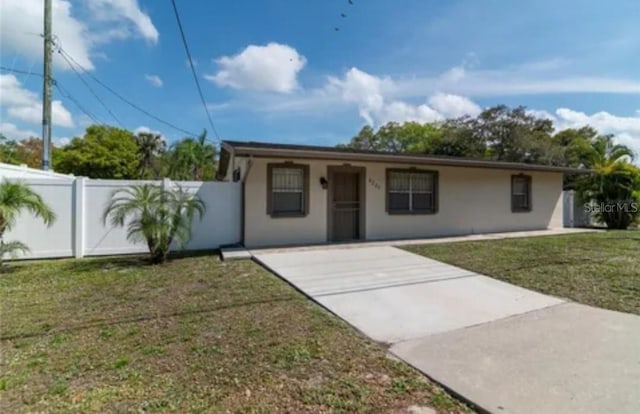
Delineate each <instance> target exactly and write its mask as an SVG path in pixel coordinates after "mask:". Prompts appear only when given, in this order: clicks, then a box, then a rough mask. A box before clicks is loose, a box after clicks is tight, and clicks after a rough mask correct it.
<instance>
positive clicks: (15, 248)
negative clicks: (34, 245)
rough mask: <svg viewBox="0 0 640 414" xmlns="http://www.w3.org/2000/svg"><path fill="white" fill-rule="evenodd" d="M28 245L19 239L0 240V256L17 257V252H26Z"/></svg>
mask: <svg viewBox="0 0 640 414" xmlns="http://www.w3.org/2000/svg"><path fill="white" fill-rule="evenodd" d="M28 252H29V246H27V245H26V244H24V243H22V242H21V241H17V240H14V241H10V242H6V243H5V242H0V258H4V257H5V256H7V255H8V256H10V257H11V258H12V259H15V258H16V257H18V253H23V254H24V253H28Z"/></svg>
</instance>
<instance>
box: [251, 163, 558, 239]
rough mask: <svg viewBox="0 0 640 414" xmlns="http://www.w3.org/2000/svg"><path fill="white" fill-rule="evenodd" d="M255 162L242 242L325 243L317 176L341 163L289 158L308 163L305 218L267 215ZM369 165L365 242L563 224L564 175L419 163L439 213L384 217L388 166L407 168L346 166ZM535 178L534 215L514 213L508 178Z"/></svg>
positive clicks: (323, 193)
mask: <svg viewBox="0 0 640 414" xmlns="http://www.w3.org/2000/svg"><path fill="white" fill-rule="evenodd" d="M282 161H283V160H282V159H264V158H255V159H253V161H252V166H251V168H250V170H249V174H248V176H247V179H246V183H245V197H246V200H245V205H246V208H245V232H244V239H245V245H246V246H248V247H257V246H276V245H290V244H313V243H325V242H327V198H326V197H327V190H324V189H322V187H321V186H320V183H319V180H320V177H323V176H324V177H327V167H328V166H340V165H344V163H342V162H330V161H322V160H308V161H307V160H287V161H295V162H296V163H300V164H308V165H309V167H310V168H309V174H310V180H309V181H310V191H309V198H310V209H309V214H308V215H307V216H306V217H298V218H271V217H270V216H269V215H268V214H267V206H266V201H267V193H266V192H267V178H266V175H267V164H268V163H270V162H282ZM350 165H352V166H358V167H365V168H366V179H365V182H366V206H365V217H366V221H365V222H366V238H367V239H368V240H381V239H401V238H416V237H433V236H448V235H461V234H472V233H491V232H504V231H519V230H534V229H546V228H560V227H562V218H563V217H562V173H556V172H534V171H520V170H498V169H488V168H459V167H435V166H428V167H427V166H419V165H416V166H415V167H416V168H418V169H429V170H437V171H438V172H439V195H438V196H439V203H438V204H439V210H438V213H437V214H432V215H389V214H387V212H386V211H385V195H386V190H385V185H386V183H385V177H386V169H387V168H409V167H411V166H409V165H404V164H385V163H355V162H354V163H350ZM519 173H525V174H528V175H530V176H531V177H532V211H531V212H527V213H512V212H511V175H513V174H519Z"/></svg>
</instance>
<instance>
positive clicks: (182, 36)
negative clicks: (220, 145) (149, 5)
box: [171, 0, 220, 141]
mask: <svg viewBox="0 0 640 414" xmlns="http://www.w3.org/2000/svg"><path fill="white" fill-rule="evenodd" d="M171 4H172V5H173V13H174V14H175V16H176V21H177V22H178V29H179V30H180V37H181V38H182V44H183V45H184V50H185V52H186V53H187V59H188V60H189V67H190V68H191V74H192V75H193V80H194V81H195V83H196V88H197V89H198V95H200V101H201V102H202V107H203V108H204V112H205V113H206V114H207V119H208V120H209V125H211V129H212V131H213V134H214V135H215V136H216V139H217V140H218V141H220V135H218V131H217V130H216V126H215V125H214V123H213V119H212V118H211V113H209V108H207V102H206V100H205V99H204V94H203V93H202V88H201V87H200V81H199V80H198V75H197V74H196V69H195V65H194V64H193V59H192V58H191V52H190V51H189V44H188V43H187V37H186V36H185V34H184V29H183V28H182V21H181V20H180V13H179V12H178V6H177V5H176V0H171Z"/></svg>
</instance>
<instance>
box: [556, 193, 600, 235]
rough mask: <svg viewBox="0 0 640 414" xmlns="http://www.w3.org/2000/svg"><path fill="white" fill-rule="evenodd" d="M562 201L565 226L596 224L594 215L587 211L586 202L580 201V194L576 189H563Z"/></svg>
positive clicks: (589, 225)
mask: <svg viewBox="0 0 640 414" xmlns="http://www.w3.org/2000/svg"><path fill="white" fill-rule="evenodd" d="M562 202H563V204H564V205H563V214H564V217H563V222H564V227H591V226H593V225H594V224H595V221H594V219H593V217H592V216H591V214H590V213H588V212H587V211H585V208H584V204H583V203H580V200H579V199H578V194H576V192H575V191H574V190H566V191H563V192H562Z"/></svg>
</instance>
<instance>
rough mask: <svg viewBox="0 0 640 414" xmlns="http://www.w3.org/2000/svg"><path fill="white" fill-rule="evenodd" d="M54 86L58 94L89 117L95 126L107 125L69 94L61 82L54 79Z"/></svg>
mask: <svg viewBox="0 0 640 414" xmlns="http://www.w3.org/2000/svg"><path fill="white" fill-rule="evenodd" d="M53 86H54V87H55V88H56V89H57V90H58V92H60V95H62V96H63V97H65V98H67V99H68V100H69V101H71V102H72V103H73V104H74V105H75V106H76V107H77V108H78V109H79V110H80V111H81V112H82V113H84V114H85V115H86V116H88V117H89V118H90V119H91V120H92V121H93V122H94V123H95V124H98V125H105V124H104V123H103V122H100V121H99V120H98V119H97V118H96V117H95V116H94V115H93V114H92V113H91V112H89V111H88V110H87V109H86V108H85V107H84V106H83V105H82V104H81V103H80V102H79V101H78V100H77V99H76V98H74V97H73V95H71V93H69V91H67V90H66V89H65V88H64V87H62V85H61V84H60V82H58V81H56V80H55V79H54V81H53Z"/></svg>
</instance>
